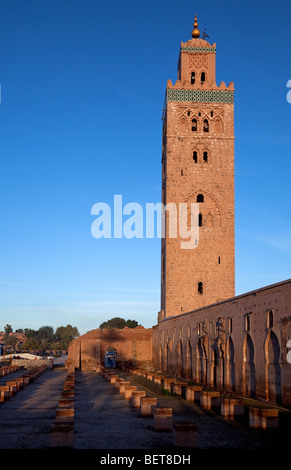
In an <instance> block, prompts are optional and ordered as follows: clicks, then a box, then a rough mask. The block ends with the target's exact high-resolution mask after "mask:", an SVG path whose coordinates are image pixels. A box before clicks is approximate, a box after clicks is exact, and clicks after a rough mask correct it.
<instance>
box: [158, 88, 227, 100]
mask: <svg viewBox="0 0 291 470" xmlns="http://www.w3.org/2000/svg"><path fill="white" fill-rule="evenodd" d="M167 100H168V101H194V102H197V103H233V102H234V92H233V91H222V90H174V89H170V88H168V89H167Z"/></svg>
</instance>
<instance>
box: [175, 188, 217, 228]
mask: <svg viewBox="0 0 291 470" xmlns="http://www.w3.org/2000/svg"><path fill="white" fill-rule="evenodd" d="M198 194H203V195H204V203H203V204H201V205H205V206H203V209H202V210H203V211H204V212H203V225H204V226H206V227H207V226H208V227H220V226H221V219H222V217H223V210H222V207H221V205H220V204H219V203H218V201H217V199H216V198H215V197H214V196H213V194H212V193H210V192H209V191H208V190H207V189H205V188H203V187H201V186H200V187H198V188H197V190H196V191H195V192H192V193H190V194H189V193H188V194H187V195H185V196H184V198H183V201H184V202H185V203H187V206H189V205H190V203H191V202H196V201H197V195H198ZM209 213H210V214H211V220H210V222H209V221H208V220H207V214H209Z"/></svg>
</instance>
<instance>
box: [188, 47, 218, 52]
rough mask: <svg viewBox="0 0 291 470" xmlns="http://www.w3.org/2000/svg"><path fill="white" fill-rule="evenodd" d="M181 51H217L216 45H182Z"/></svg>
mask: <svg viewBox="0 0 291 470" xmlns="http://www.w3.org/2000/svg"><path fill="white" fill-rule="evenodd" d="M181 51H188V52H216V48H215V47H186V46H185V47H181Z"/></svg>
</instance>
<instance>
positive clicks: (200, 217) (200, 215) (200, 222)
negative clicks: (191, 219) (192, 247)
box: [198, 214, 202, 227]
mask: <svg viewBox="0 0 291 470" xmlns="http://www.w3.org/2000/svg"><path fill="white" fill-rule="evenodd" d="M198 225H199V227H202V214H199V223H198Z"/></svg>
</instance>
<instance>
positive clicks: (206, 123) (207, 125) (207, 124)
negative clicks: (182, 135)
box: [203, 119, 209, 132]
mask: <svg viewBox="0 0 291 470" xmlns="http://www.w3.org/2000/svg"><path fill="white" fill-rule="evenodd" d="M203 130H204V132H208V131H209V123H208V119H204V121H203Z"/></svg>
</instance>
